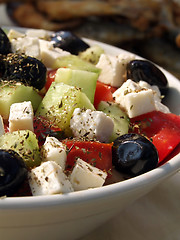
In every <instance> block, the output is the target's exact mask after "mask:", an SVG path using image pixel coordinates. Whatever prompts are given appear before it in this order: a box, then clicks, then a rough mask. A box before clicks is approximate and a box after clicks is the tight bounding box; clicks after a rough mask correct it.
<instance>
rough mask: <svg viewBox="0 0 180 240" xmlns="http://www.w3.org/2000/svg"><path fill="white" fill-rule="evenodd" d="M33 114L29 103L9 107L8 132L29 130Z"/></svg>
mask: <svg viewBox="0 0 180 240" xmlns="http://www.w3.org/2000/svg"><path fill="white" fill-rule="evenodd" d="M33 117H34V112H33V108H32V104H31V102H30V101H27V102H26V101H25V102H22V103H13V104H12V105H11V107H10V114H9V131H10V132H13V131H16V130H26V129H27V130H30V131H34V127H33Z"/></svg>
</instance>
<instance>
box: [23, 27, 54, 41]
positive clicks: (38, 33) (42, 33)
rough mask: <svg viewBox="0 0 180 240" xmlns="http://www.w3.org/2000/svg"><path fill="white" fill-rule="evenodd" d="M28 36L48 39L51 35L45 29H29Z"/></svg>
mask: <svg viewBox="0 0 180 240" xmlns="http://www.w3.org/2000/svg"><path fill="white" fill-rule="evenodd" d="M26 36H28V37H33V38H34V37H36V38H40V39H47V38H48V37H49V33H48V31H46V30H43V29H28V30H27V31H26Z"/></svg>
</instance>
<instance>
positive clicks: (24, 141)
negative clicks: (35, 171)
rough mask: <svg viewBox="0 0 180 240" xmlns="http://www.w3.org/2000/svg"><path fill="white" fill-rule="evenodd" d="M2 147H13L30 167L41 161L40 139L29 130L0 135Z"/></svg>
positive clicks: (37, 164) (0, 145)
mask: <svg viewBox="0 0 180 240" xmlns="http://www.w3.org/2000/svg"><path fill="white" fill-rule="evenodd" d="M0 148H1V149H12V150H14V151H16V152H17V153H18V154H19V155H20V156H21V157H22V158H23V160H24V162H25V164H26V166H27V168H28V169H30V168H33V167H37V166H39V165H40V163H41V156H40V151H39V145H38V140H37V138H36V135H35V134H34V133H33V132H31V131H29V130H19V131H14V132H12V133H6V134H4V135H2V136H1V137H0Z"/></svg>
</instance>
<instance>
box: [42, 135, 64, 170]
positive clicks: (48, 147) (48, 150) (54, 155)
mask: <svg viewBox="0 0 180 240" xmlns="http://www.w3.org/2000/svg"><path fill="white" fill-rule="evenodd" d="M42 152H43V154H42V155H43V161H55V162H56V163H57V164H59V165H60V166H61V168H62V169H63V170H64V169H65V164H66V160H67V154H66V146H65V145H64V144H63V143H61V142H60V141H59V140H58V139H57V138H55V137H46V141H45V143H44V145H43V146H42Z"/></svg>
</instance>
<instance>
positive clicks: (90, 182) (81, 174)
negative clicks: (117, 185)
mask: <svg viewBox="0 0 180 240" xmlns="http://www.w3.org/2000/svg"><path fill="white" fill-rule="evenodd" d="M106 177H107V173H106V172H104V171H102V170H100V169H98V168H96V167H93V166H91V165H90V164H88V163H87V162H85V161H83V160H82V159H80V158H79V159H77V162H76V164H75V166H74V168H73V171H72V173H71V175H70V181H71V184H72V186H73V188H74V190H75V191H80V190H85V189H89V188H97V187H102V186H103V184H104V182H105V179H106Z"/></svg>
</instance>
